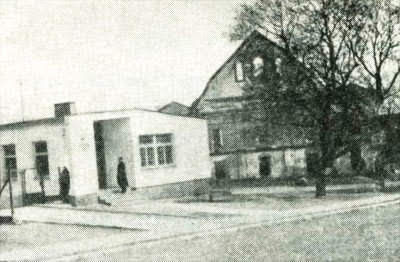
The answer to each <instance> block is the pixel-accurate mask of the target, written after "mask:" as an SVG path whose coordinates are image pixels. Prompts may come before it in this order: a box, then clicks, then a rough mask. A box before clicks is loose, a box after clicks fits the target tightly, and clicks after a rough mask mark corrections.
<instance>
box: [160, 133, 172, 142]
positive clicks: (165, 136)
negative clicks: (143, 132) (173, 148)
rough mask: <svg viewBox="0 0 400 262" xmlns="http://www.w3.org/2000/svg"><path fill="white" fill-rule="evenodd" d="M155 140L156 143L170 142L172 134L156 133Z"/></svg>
mask: <svg viewBox="0 0 400 262" xmlns="http://www.w3.org/2000/svg"><path fill="white" fill-rule="evenodd" d="M156 140H157V142H158V143H171V141H172V135H171V134H163V135H157V136H156Z"/></svg>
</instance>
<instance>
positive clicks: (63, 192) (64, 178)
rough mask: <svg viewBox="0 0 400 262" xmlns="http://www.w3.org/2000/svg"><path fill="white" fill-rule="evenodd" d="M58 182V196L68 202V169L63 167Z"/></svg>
mask: <svg viewBox="0 0 400 262" xmlns="http://www.w3.org/2000/svg"><path fill="white" fill-rule="evenodd" d="M59 182H60V196H61V199H62V200H63V202H64V203H67V202H68V194H69V188H70V177H69V171H68V169H67V168H66V167H64V168H63V170H62V172H61V173H60V177H59Z"/></svg>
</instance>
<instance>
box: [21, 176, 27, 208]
mask: <svg viewBox="0 0 400 262" xmlns="http://www.w3.org/2000/svg"><path fill="white" fill-rule="evenodd" d="M25 171H26V169H23V170H21V189H22V205H23V206H24V205H25V202H26V176H25Z"/></svg>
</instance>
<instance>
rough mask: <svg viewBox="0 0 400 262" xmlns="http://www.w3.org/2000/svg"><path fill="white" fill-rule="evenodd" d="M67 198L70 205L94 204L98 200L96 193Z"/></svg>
mask: <svg viewBox="0 0 400 262" xmlns="http://www.w3.org/2000/svg"><path fill="white" fill-rule="evenodd" d="M69 200H70V203H71V205H72V206H87V205H92V204H96V203H97V201H98V196H97V193H94V194H88V195H83V196H70V197H69Z"/></svg>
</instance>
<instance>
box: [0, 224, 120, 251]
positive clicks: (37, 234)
mask: <svg viewBox="0 0 400 262" xmlns="http://www.w3.org/2000/svg"><path fill="white" fill-rule="evenodd" d="M122 232H123V230H120V229H111V228H101V227H86V226H78V225H59V224H47V223H29V222H28V223H22V224H20V225H0V247H1V250H0V251H3V250H7V251H11V250H14V249H19V248H26V247H33V246H41V245H48V244H50V243H51V244H57V243H61V242H67V241H78V240H81V239H85V238H86V239H87V238H91V237H93V236H96V237H107V236H108V235H110V234H118V233H122ZM0 253H1V252H0Z"/></svg>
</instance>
